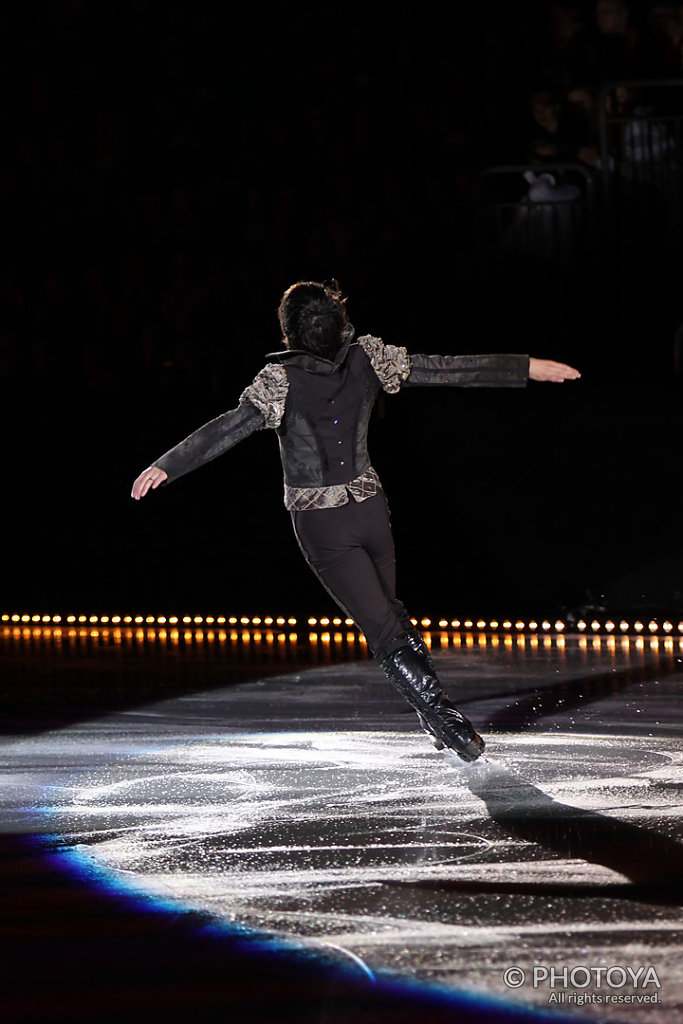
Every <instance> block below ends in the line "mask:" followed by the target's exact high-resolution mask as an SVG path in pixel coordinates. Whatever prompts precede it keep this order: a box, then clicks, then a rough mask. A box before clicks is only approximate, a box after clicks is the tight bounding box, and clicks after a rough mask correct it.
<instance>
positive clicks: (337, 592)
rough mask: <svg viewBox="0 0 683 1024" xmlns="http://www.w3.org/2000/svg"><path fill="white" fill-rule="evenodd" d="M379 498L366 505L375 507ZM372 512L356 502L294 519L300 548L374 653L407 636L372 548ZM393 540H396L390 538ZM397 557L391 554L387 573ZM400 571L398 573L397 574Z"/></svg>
mask: <svg viewBox="0 0 683 1024" xmlns="http://www.w3.org/2000/svg"><path fill="white" fill-rule="evenodd" d="M371 501H374V499H373V498H370V499H368V501H367V502H363V503H362V504H363V505H369V504H370V502H371ZM365 513H366V510H365V509H364V508H362V507H361V506H359V505H358V504H356V503H355V502H353V503H351V502H350V503H349V504H348V505H343V506H341V508H331V509H313V510H309V511H306V512H296V513H294V515H293V523H294V531H295V534H296V537H297V540H298V542H299V546H300V547H301V550H302V552H303V554H304V557H305V558H306V561H307V562H308V564H309V565H310V567H311V569H312V570H313V572H314V573H315V574H316V576H317V577H318V579H319V580H320V582H321V583H322V584H323V586H324V587H325V589H326V590H327V591H328V593H329V594H330V595H331V596H332V597H333V598H334V600H335V601H336V603H337V604H338V605H339V607H340V608H341V609H342V611H344V612H345V613H346V615H348V616H349V618H352V619H353V621H354V622H355V623H356V625H357V627H358V628H359V629H360V630H361V632H362V633H363V634H364V635H365V638H366V639H367V641H368V644H369V645H370V648H371V650H372V651H373V652H375V651H377V650H381V649H383V648H384V647H385V646H386V645H387V644H388V643H389V642H390V641H391V640H393V639H395V638H396V637H398V636H400V635H401V634H402V631H403V629H402V625H401V621H400V618H399V615H398V613H397V610H396V608H395V607H394V604H393V602H392V600H391V599H390V597H389V595H388V594H387V592H386V586H387V582H386V578H383V577H382V576H381V575H380V574H379V573H378V571H377V567H376V565H375V563H374V561H373V558H372V557H371V555H370V554H369V553H368V551H367V550H366V547H365V544H364V541H365V539H366V538H365V528H366V525H367V517H366V515H365ZM389 539H390V538H389ZM391 548H392V550H391V558H390V557H389V552H387V551H386V542H385V551H384V556H385V571H386V573H390V561H391V559H393V545H391ZM394 571H395V570H394Z"/></svg>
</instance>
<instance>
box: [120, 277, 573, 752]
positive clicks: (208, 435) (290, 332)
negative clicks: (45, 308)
mask: <svg viewBox="0 0 683 1024" xmlns="http://www.w3.org/2000/svg"><path fill="white" fill-rule="evenodd" d="M278 316H279V321H280V326H281V328H282V333H283V343H284V350H283V351H281V352H275V353H271V354H269V355H268V356H266V358H267V359H268V360H269V361H268V363H267V364H266V366H264V368H263V369H262V370H261V371H260V373H258V374H257V376H256V377H255V379H254V381H253V382H252V383H251V384H250V385H249V386H248V387H247V388H246V389H245V390H244V391H243V392H242V394H241V396H240V399H239V404H238V406H237V408H236V409H231V410H230V411H229V412H225V413H223V414H222V415H221V416H218V417H217V418H216V419H214V420H211V421H210V422H209V423H206V424H205V425H204V426H203V427H200V428H199V429H198V430H196V431H195V432H194V433H192V434H190V436H189V437H187V438H186V439H185V440H184V441H181V442H180V444H178V445H176V446H175V447H174V448H171V449H170V451H168V452H166V454H165V455H162V456H161V458H159V459H157V460H156V461H155V462H154V463H153V464H152V465H151V466H149V467H148V468H147V469H145V470H143V472H142V473H141V474H140V475H139V476H138V478H137V480H136V481H135V483H134V484H133V490H132V497H133V498H136V499H139V498H143V497H144V496H145V495H146V494H147V493H148V492H149V491H150V490H154V489H156V488H157V487H159V485H160V484H163V483H165V482H167V481H168V482H170V481H173V480H177V479H178V478H179V477H181V476H183V475H184V474H185V473H189V472H190V470H193V469H196V468H197V467H198V466H201V465H203V464H204V463H206V462H209V461H210V460H211V459H214V458H216V456H218V455H222V454H223V453H224V452H226V451H228V449H230V448H232V447H233V446H234V445H236V444H237V443H238V442H239V441H243V440H244V439H245V438H246V437H248V436H249V435H250V434H252V433H253V432H254V431H255V430H261V429H263V428H265V427H270V428H271V429H273V430H275V431H276V433H277V435H278V440H279V443H280V456H281V459H282V467H283V471H284V498H285V506H286V507H287V509H289V511H290V513H291V517H292V524H293V526H294V533H295V535H296V539H297V541H298V543H299V546H300V548H301V550H302V552H303V555H304V558H305V559H306V561H307V562H308V564H309V565H310V567H311V569H312V570H313V572H314V573H315V575H316V576H317V577H318V579H319V580H320V582H321V583H322V585H323V586H324V587H325V589H326V590H327V591H328V592H329V593H330V594H331V596H332V597H333V598H334V600H335V601H336V603H337V604H338V605H339V607H340V608H341V610H342V611H343V612H344V614H345V615H347V616H348V617H349V618H351V619H353V621H354V622H355V624H356V626H357V627H358V629H359V630H360V631H361V632H362V633H363V634H364V635H365V637H366V639H367V642H368V645H369V647H370V650H371V651H372V654H373V656H374V657H375V658H376V660H377V661H378V662H379V664H380V665H381V666H382V669H383V670H384V672H385V673H386V675H387V677H388V679H389V680H390V681H391V683H392V684H393V685H394V686H395V687H396V689H397V690H398V691H399V693H401V694H402V695H403V697H405V698H406V699H407V700H408V701H409V702H410V704H412V706H413V708H414V709H415V711H416V712H417V715H418V718H419V720H420V724H421V726H422V728H423V729H424V730H425V732H426V733H427V735H428V736H429V737H430V739H431V741H432V743H433V744H434V746H435V747H436V748H437V749H439V750H441V749H443V748H444V747H447V748H449V749H450V750H453V751H454V752H455V753H456V754H457V755H458V756H459V757H460V758H462V759H463V760H464V761H474V760H476V758H478V757H479V755H480V754H481V752H482V751H483V749H484V740H483V739H482V738H481V736H479V735H478V733H477V732H476V730H475V729H474V727H473V726H472V723H471V722H470V721H469V720H468V719H467V718H466V717H465V716H464V715H462V714H461V713H460V711H458V709H457V708H456V707H455V706H454V704H453V703H452V702H451V701H450V699H449V698H448V695H447V694H446V693H445V692H444V690H443V687H442V686H441V683H440V682H439V678H438V676H437V673H436V670H435V668H434V664H433V662H432V659H431V657H430V655H429V650H428V648H427V646H426V644H425V643H424V640H423V638H422V636H421V634H420V633H419V631H418V630H417V629H416V628H415V627H414V626H413V624H412V622H411V619H410V616H409V614H408V612H407V611H406V609H405V607H404V606H403V604H402V603H401V602H400V601H399V600H398V599H397V597H396V566H395V557H394V542H393V537H392V533H391V525H390V521H389V510H388V508H387V502H386V499H385V496H384V492H383V491H382V485H381V483H380V480H379V478H378V476H377V473H376V472H375V470H374V469H373V468H372V465H371V463H370V457H369V455H368V449H367V433H368V423H369V420H370V414H371V412H372V408H373V406H374V404H375V401H376V399H377V396H378V394H379V392H380V390H383V391H386V392H388V393H390V394H394V393H396V392H397V391H399V390H400V389H401V388H403V387H415V386H421V385H431V386H434V385H446V386H457V387H524V386H525V385H526V383H527V381H528V380H529V379H531V380H537V381H554V382H558V383H559V382H561V381H566V380H575V379H577V378H578V377H579V376H580V374H579V372H578V371H577V370H575V369H573V368H572V367H571V366H566V365H564V364H563V363H556V362H553V361H552V360H548V359H534V358H531V357H529V356H526V355H470V356H468V355H457V356H452V355H451V356H443V355H416V354H412V353H411V354H409V353H408V351H407V349H405V348H403V347H401V346H397V345H387V344H385V343H384V342H383V341H382V340H381V339H380V338H375V337H372V336H371V335H368V334H365V335H363V336H362V337H359V338H358V339H357V340H354V329H353V327H352V326H351V324H350V322H349V319H348V315H347V310H346V300H345V299H344V298H343V297H342V295H341V292H340V291H339V287H338V285H337V284H336V282H335V283H333V284H319V283H317V282H311V281H300V282H298V283H297V284H294V285H292V286H291V287H290V288H288V289H287V291H286V292H285V294H284V296H283V297H282V301H281V302H280V306H279V309H278Z"/></svg>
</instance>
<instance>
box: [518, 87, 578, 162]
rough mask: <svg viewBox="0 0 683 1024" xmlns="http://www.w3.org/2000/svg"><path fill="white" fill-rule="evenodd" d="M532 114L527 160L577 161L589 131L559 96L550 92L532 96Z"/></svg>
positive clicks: (542, 90) (527, 141) (530, 101)
mask: <svg viewBox="0 0 683 1024" xmlns="http://www.w3.org/2000/svg"><path fill="white" fill-rule="evenodd" d="M528 114H529V120H528V124H529V127H528V129H527V133H526V150H525V153H524V155H523V159H526V160H530V161H531V162H533V163H544V162H546V163H547V162H555V163H557V162H566V161H573V160H576V158H577V152H578V149H579V147H580V146H581V145H583V143H584V142H585V141H586V135H585V128H584V125H583V123H582V122H581V121H577V120H576V119H574V118H572V117H571V116H570V115H569V113H568V109H567V106H566V104H563V103H562V102H561V100H560V97H559V95H558V94H557V93H553V92H552V91H550V90H546V89H540V90H537V91H535V92H532V94H531V96H530V97H529V108H528Z"/></svg>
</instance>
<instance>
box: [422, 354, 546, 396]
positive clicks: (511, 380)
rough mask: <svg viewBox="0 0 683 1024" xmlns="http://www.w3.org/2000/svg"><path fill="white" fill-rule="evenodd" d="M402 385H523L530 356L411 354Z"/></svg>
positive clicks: (497, 386)
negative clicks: (407, 373)
mask: <svg viewBox="0 0 683 1024" xmlns="http://www.w3.org/2000/svg"><path fill="white" fill-rule="evenodd" d="M410 365H411V369H410V374H409V376H408V379H407V380H406V382H405V387H411V386H420V385H430V384H431V385H441V386H443V385H446V386H451V387H461V388H462V387H464V388H523V387H525V386H526V384H527V382H528V380H529V356H526V355H486V356H428V355H413V354H411V356H410Z"/></svg>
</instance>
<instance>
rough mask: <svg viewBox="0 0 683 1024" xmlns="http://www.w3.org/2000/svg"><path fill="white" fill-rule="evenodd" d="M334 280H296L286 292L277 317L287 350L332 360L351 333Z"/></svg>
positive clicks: (344, 307)
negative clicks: (300, 350)
mask: <svg viewBox="0 0 683 1024" xmlns="http://www.w3.org/2000/svg"><path fill="white" fill-rule="evenodd" d="M345 301H346V300H345V299H343V298H342V294H341V291H340V289H339V285H338V284H337V282H336V281H333V282H332V283H331V284H319V283H318V282H317V281H298V282H297V283H296V284H293V285H292V286H291V287H290V288H288V289H287V291H286V292H285V294H284V295H283V296H282V301H281V302H280V305H279V308H278V311H277V312H278V317H279V320H280V326H281V328H282V333H283V334H284V341H285V345H286V346H287V348H299V349H304V350H305V351H306V352H311V353H313V354H314V355H316V356H322V357H323V358H325V359H333V358H334V356H335V355H336V354H337V352H338V351H339V349H340V348H341V346H342V344H343V343H344V341H345V339H346V338H347V337H348V335H349V333H350V331H351V330H352V328H351V325H350V324H349V318H348V316H347V315H346V306H345V305H344V303H345Z"/></svg>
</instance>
